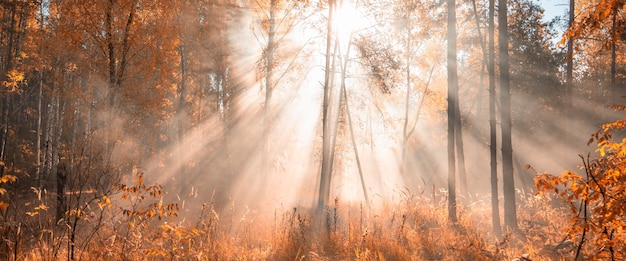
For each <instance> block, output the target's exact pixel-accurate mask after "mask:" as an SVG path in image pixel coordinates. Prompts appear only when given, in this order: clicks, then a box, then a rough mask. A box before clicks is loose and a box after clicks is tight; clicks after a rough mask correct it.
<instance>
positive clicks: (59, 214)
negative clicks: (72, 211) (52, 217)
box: [56, 164, 67, 223]
mask: <svg viewBox="0 0 626 261" xmlns="http://www.w3.org/2000/svg"><path fill="white" fill-rule="evenodd" d="M66 183H67V171H66V169H65V164H60V165H59V167H58V168H57V207H56V222H57V223H58V222H59V221H60V220H61V219H63V218H64V217H65V211H66V210H67V203H66V201H65V200H66V198H65V186H66Z"/></svg>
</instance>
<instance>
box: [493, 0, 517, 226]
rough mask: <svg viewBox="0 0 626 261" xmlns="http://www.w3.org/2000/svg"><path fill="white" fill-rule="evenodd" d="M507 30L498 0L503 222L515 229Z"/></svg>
mask: <svg viewBox="0 0 626 261" xmlns="http://www.w3.org/2000/svg"><path fill="white" fill-rule="evenodd" d="M508 39H509V32H508V22H507V0H498V47H499V50H500V59H499V61H500V63H499V65H500V113H501V119H502V122H501V128H502V131H501V132H502V180H503V183H504V185H503V190H504V224H505V226H506V227H507V228H509V229H512V230H515V231H517V230H518V227H517V213H516V212H517V209H516V204H515V182H514V177H513V147H512V144H511V91H510V86H509V84H510V78H509V41H508Z"/></svg>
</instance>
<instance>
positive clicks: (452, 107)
mask: <svg viewBox="0 0 626 261" xmlns="http://www.w3.org/2000/svg"><path fill="white" fill-rule="evenodd" d="M447 2H448V35H447V38H448V193H449V195H448V218H449V220H450V222H454V223H456V222H457V218H456V177H455V175H456V169H455V167H456V162H455V160H456V159H455V138H456V136H455V122H456V111H457V109H456V104H457V102H456V99H457V95H458V80H457V66H456V1H455V0H447Z"/></svg>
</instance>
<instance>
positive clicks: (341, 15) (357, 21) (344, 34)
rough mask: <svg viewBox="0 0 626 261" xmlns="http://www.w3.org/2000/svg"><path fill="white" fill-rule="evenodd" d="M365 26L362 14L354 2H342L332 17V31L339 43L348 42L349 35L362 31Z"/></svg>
mask: <svg viewBox="0 0 626 261" xmlns="http://www.w3.org/2000/svg"><path fill="white" fill-rule="evenodd" d="M365 24H366V19H365V17H364V15H363V13H361V12H360V10H359V9H358V8H357V6H356V3H355V2H354V1H342V3H341V4H340V5H339V6H337V9H336V10H335V14H334V15H333V30H334V31H335V33H336V34H337V36H338V37H339V40H340V41H341V42H345V41H348V40H349V38H350V35H351V34H353V33H354V32H356V31H358V30H360V29H362V28H363V27H364V25H365Z"/></svg>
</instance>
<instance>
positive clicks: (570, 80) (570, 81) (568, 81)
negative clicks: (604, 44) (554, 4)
mask: <svg viewBox="0 0 626 261" xmlns="http://www.w3.org/2000/svg"><path fill="white" fill-rule="evenodd" d="M574 8H575V0H570V1H569V21H568V26H569V27H572V25H573V24H574V11H575V9H574ZM566 59H567V65H566V67H567V68H566V76H565V118H566V119H567V120H568V121H569V120H570V118H571V106H572V89H573V87H574V72H573V68H574V37H573V36H570V37H569V39H568V40H567V56H566ZM568 124H569V122H568Z"/></svg>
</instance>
